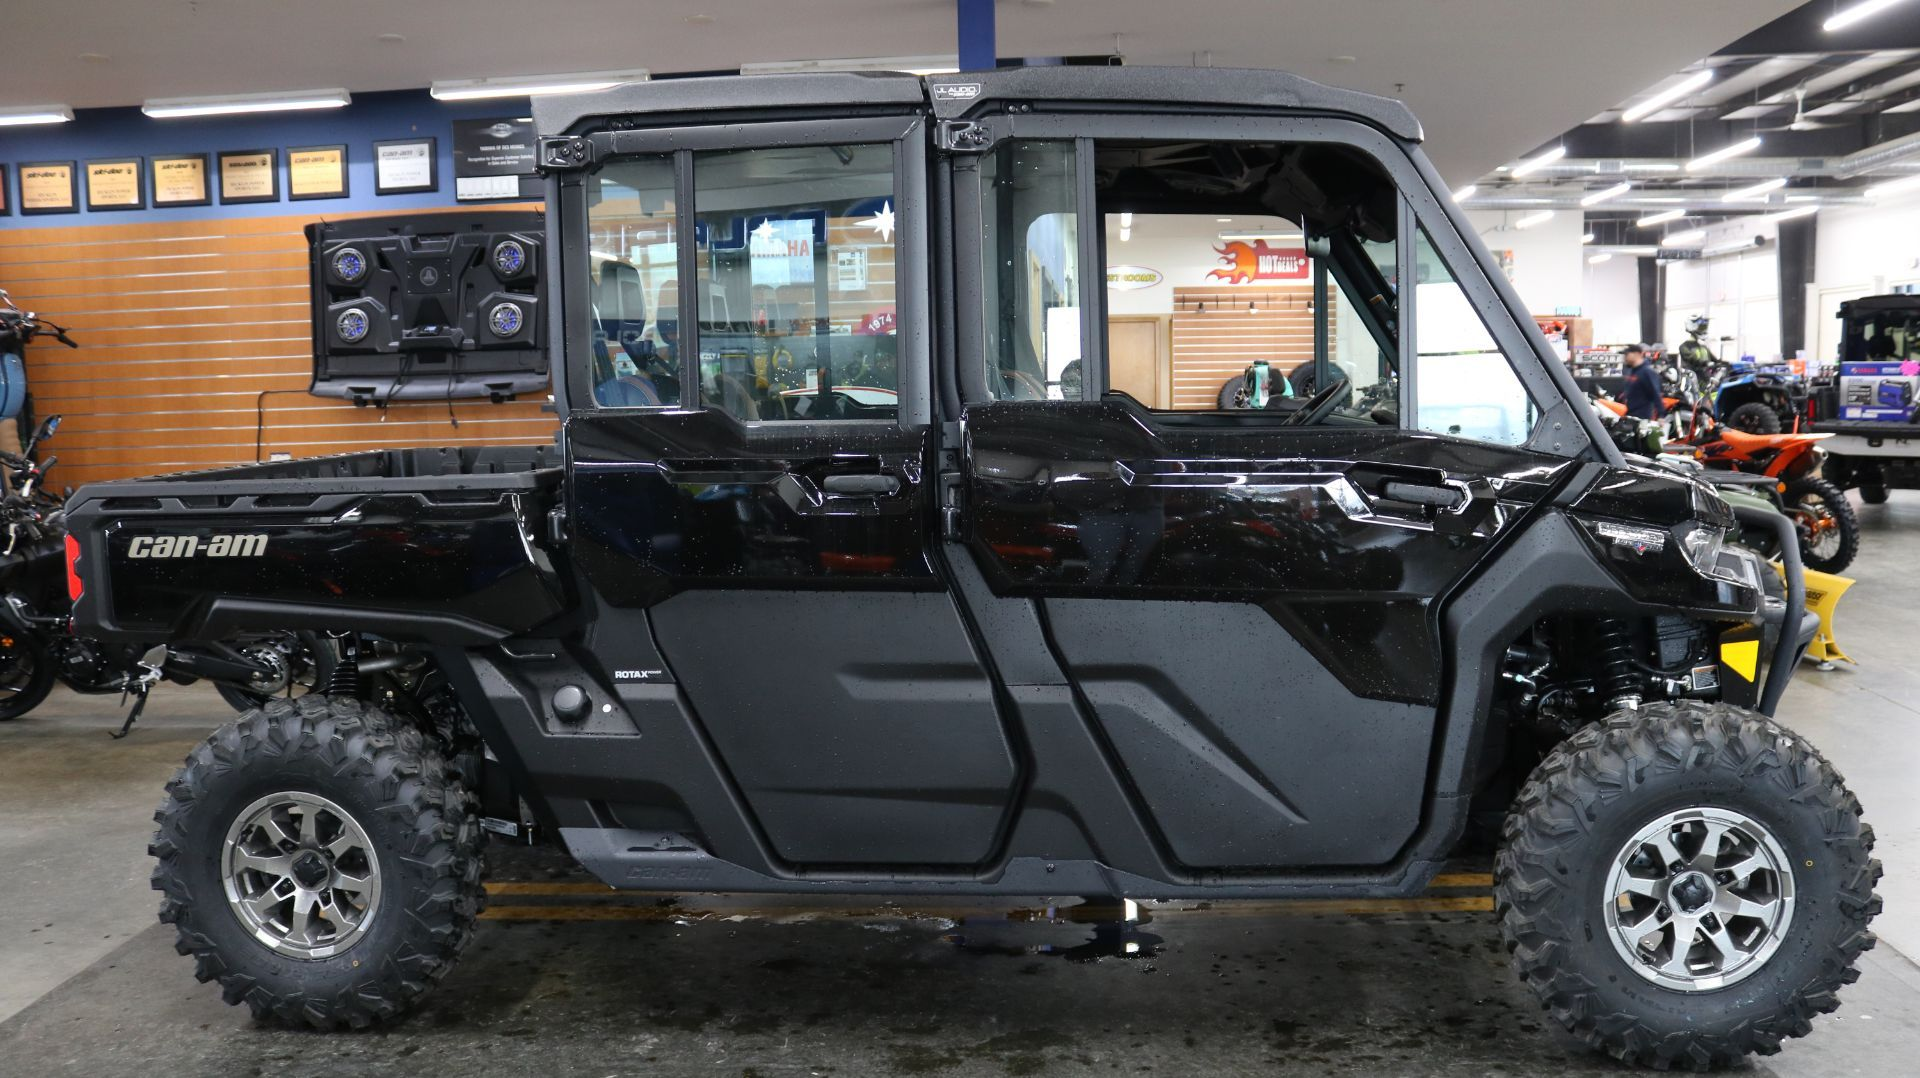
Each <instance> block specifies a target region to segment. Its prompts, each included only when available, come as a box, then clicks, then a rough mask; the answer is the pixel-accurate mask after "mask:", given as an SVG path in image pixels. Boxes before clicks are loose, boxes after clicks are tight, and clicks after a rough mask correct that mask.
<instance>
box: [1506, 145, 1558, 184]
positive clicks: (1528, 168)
mask: <svg viewBox="0 0 1920 1078" xmlns="http://www.w3.org/2000/svg"><path fill="white" fill-rule="evenodd" d="M1565 156H1567V148H1566V147H1565V146H1555V147H1554V148H1553V149H1551V150H1548V151H1547V152H1546V153H1543V154H1541V155H1540V156H1538V157H1536V158H1533V159H1532V160H1530V161H1522V162H1520V163H1519V164H1517V165H1515V166H1513V173H1512V175H1514V176H1516V177H1517V176H1526V175H1529V174H1531V173H1534V172H1537V171H1539V170H1540V169H1543V168H1545V167H1547V166H1548V165H1551V164H1553V163H1554V162H1555V161H1558V160H1560V159H1561V158H1562V157H1565Z"/></svg>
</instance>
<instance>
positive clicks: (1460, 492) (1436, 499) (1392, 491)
mask: <svg viewBox="0 0 1920 1078" xmlns="http://www.w3.org/2000/svg"><path fill="white" fill-rule="evenodd" d="M1380 493H1381V495H1382V496H1383V497H1385V498H1388V499H1389V500H1392V501H1396V502H1406V503H1408V504H1409V505H1426V506H1432V507H1433V508H1435V509H1445V510H1447V511H1448V512H1458V511H1459V510H1460V509H1462V508H1463V507H1465V506H1466V504H1467V502H1468V501H1469V500H1471V499H1472V497H1473V495H1472V494H1471V493H1470V492H1468V491H1467V490H1466V489H1464V488H1463V487H1447V486H1439V485H1437V484H1430V483H1406V482H1402V481H1400V480H1397V479H1389V480H1387V481H1386V482H1385V483H1382V484H1380Z"/></svg>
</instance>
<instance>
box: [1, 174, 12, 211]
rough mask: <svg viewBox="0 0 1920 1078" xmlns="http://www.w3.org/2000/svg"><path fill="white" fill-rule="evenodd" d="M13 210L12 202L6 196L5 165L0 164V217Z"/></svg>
mask: <svg viewBox="0 0 1920 1078" xmlns="http://www.w3.org/2000/svg"><path fill="white" fill-rule="evenodd" d="M12 212H13V203H12V202H11V201H9V200H8V197H7V166H5V165H0V217H5V216H6V215H7V214H10V213H12Z"/></svg>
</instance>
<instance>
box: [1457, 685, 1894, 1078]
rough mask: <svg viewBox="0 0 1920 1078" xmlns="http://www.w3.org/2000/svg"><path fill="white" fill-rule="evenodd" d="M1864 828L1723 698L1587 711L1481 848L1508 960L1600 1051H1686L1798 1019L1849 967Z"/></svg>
mask: <svg viewBox="0 0 1920 1078" xmlns="http://www.w3.org/2000/svg"><path fill="white" fill-rule="evenodd" d="M1872 850H1873V830H1872V828H1870V827H1868V826H1866V824H1865V823H1864V822H1862V820H1861V818H1860V804H1859V802H1858V801H1857V800H1855V798H1854V797H1853V795H1852V794H1851V793H1849V792H1848V791H1847V788H1846V785H1845V784H1844V783H1843V782H1842V781H1841V779H1840V776H1839V775H1837V774H1835V773H1834V771H1833V769H1832V768H1831V767H1830V766H1829V765H1828V764H1827V762H1826V761H1825V760H1824V759H1822V758H1821V757H1820V755H1819V754H1818V753H1816V752H1814V751H1813V749H1812V748H1811V747H1810V746H1809V745H1807V743H1806V742H1805V741H1803V740H1801V739H1800V738H1798V737H1796V736H1794V735H1792V734H1790V733H1789V732H1788V731H1786V730H1785V729H1783V728H1781V727H1780V726H1778V725H1776V724H1775V723H1774V722H1773V721H1772V720H1770V719H1768V718H1766V717H1765V716H1763V715H1760V714H1758V713H1756V712H1751V711H1746V710H1744V709H1741V708H1736V707H1733V706H1731V705H1726V704H1705V703H1698V702H1683V703H1658V704H1650V705H1647V706H1645V707H1642V708H1640V709H1638V710H1637V711H1621V712H1616V713H1615V714H1613V715H1611V716H1609V717H1608V718H1607V719H1606V720H1605V721H1604V722H1602V723H1596V724H1594V725H1592V726H1589V727H1587V728H1585V729H1583V730H1582V731H1580V732H1579V733H1577V734H1575V735H1574V736H1573V737H1572V738H1569V739H1568V740H1567V741H1566V742H1565V743H1563V744H1562V745H1561V746H1560V747H1558V748H1557V749H1555V750H1554V751H1553V752H1552V753H1551V754H1550V755H1549V756H1548V757H1547V758H1546V760H1545V761H1543V762H1542V763H1541V764H1540V766H1539V768H1538V769H1536V770H1535V771H1534V773H1533V775H1532V777H1531V778H1530V779H1529V780H1528V782H1527V785H1526V787H1525V788H1524V789H1523V790H1522V791H1521V793H1520V796H1519V798H1518V799H1517V800H1516V801H1515V803H1514V808H1513V811H1512V814H1511V815H1509V816H1508V818H1507V823H1506V828H1505V836H1504V843H1503V845H1502V847H1501V850H1500V853H1499V856H1498V858H1497V860H1496V871H1495V878H1494V894H1495V902H1496V908H1497V910H1498V915H1499V918H1500V929H1501V933H1502V935H1503V936H1504V937H1505V939H1506V943H1507V949H1508V950H1509V951H1511V952H1512V955H1513V963H1514V967H1515V969H1516V970H1517V971H1518V972H1519V974H1520V977H1521V979H1522V980H1524V981H1526V982H1527V984H1528V985H1529V986H1530V987H1531V988H1532V989H1533V992H1534V994H1535V995H1536V996H1538V997H1539V999H1540V1001H1541V1003H1542V1005H1543V1006H1544V1007H1545V1008H1546V1009H1547V1010H1548V1011H1549V1012H1550V1013H1551V1014H1552V1015H1553V1016H1554V1018H1555V1019H1556V1020H1557V1021H1559V1022H1560V1023H1561V1024H1562V1025H1564V1026H1566V1027H1567V1029H1569V1030H1571V1031H1572V1032H1573V1033H1574V1034H1575V1035H1576V1036H1579V1037H1581V1038H1582V1039H1584V1040H1585V1041H1586V1042H1587V1043H1588V1044H1590V1045H1592V1046H1593V1047H1595V1048H1598V1049H1600V1050H1602V1051H1605V1052H1607V1053H1608V1054H1610V1055H1612V1056H1614V1057H1615V1058H1617V1059H1620V1060H1623V1061H1625V1062H1629V1063H1639V1064H1645V1065H1650V1066H1654V1067H1660V1068H1666V1067H1673V1066H1683V1067H1691V1068H1694V1069H1704V1068H1707V1067H1711V1066H1722V1065H1727V1064H1731V1063H1734V1062H1737V1061H1738V1060H1739V1059H1740V1058H1741V1057H1743V1056H1745V1055H1747V1054H1749V1053H1754V1052H1758V1053H1760V1054H1763V1055H1770V1054H1772V1053H1774V1052H1776V1051H1778V1050H1779V1048H1780V1044H1781V1042H1782V1041H1783V1040H1784V1039H1785V1038H1788V1037H1798V1036H1804V1035H1805V1034H1806V1033H1808V1032H1810V1031H1811V1029H1812V1025H1811V1021H1810V1020H1811V1018H1812V1016H1813V1015H1815V1014H1818V1013H1825V1012H1829V1011H1832V1010H1834V1009H1836V1008H1837V1007H1838V1006H1839V1005H1840V1002H1839V997H1838V995H1837V992H1838V990H1839V989H1840V987H1841V986H1842V985H1846V984H1850V983H1852V982H1853V981H1855V980H1857V979H1858V976H1859V974H1858V971H1857V970H1855V969H1854V962H1855V961H1856V960H1857V959H1858V958H1859V956H1860V953H1861V952H1862V951H1865V950H1866V949H1867V948H1869V947H1871V946H1873V943H1874V938H1873V934H1872V933H1871V932H1869V931H1867V924H1868V922H1869V921H1870V920H1872V918H1873V916H1874V915H1875V914H1877V913H1878V912H1879V910H1880V900H1879V898H1878V897H1877V896H1875V895H1874V893H1873V886H1874V883H1875V882H1876V881H1877V880H1878V879H1879V877H1880V865H1879V862H1877V861H1875V860H1873V858H1872V856H1871V854H1872Z"/></svg>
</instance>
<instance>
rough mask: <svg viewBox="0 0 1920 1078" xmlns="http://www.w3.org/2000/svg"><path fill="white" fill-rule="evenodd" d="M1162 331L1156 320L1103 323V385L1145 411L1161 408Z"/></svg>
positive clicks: (1164, 394)
mask: <svg viewBox="0 0 1920 1078" xmlns="http://www.w3.org/2000/svg"><path fill="white" fill-rule="evenodd" d="M1165 341H1166V329H1165V325H1164V323H1163V322H1162V321H1161V320H1160V319H1159V318H1154V317H1145V318H1112V319H1109V320H1108V321H1107V383H1108V386H1109V387H1110V388H1111V389H1113V390H1115V391H1116V392H1120V393H1125V394H1126V395H1128V396H1130V397H1132V398H1133V399H1134V400H1137V401H1139V402H1140V403H1141V404H1144V405H1146V406H1147V407H1149V408H1165V407H1167V405H1168V397H1169V396H1170V394H1169V393H1168V390H1167V378H1166V374H1167V364H1166V348H1165Z"/></svg>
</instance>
